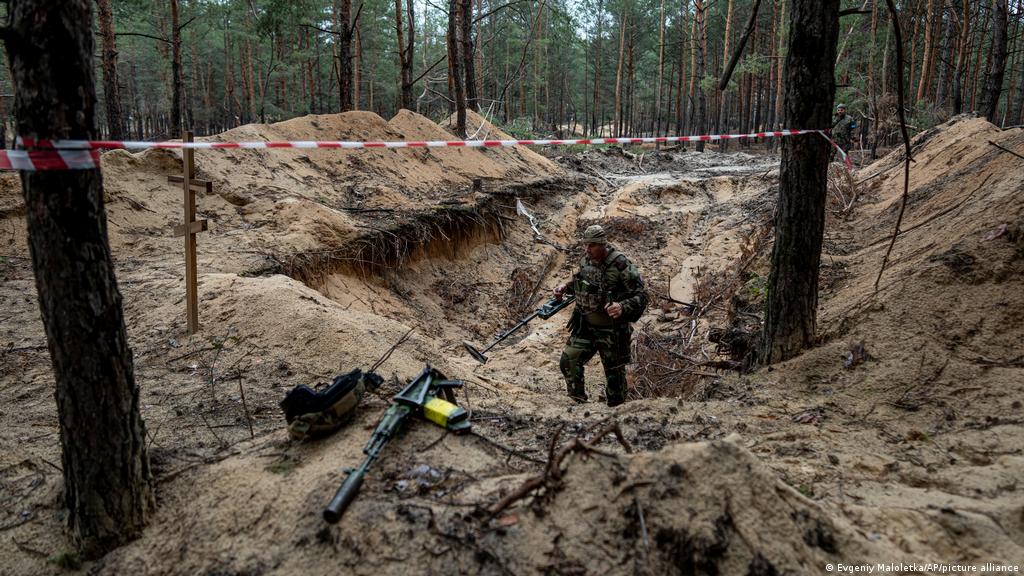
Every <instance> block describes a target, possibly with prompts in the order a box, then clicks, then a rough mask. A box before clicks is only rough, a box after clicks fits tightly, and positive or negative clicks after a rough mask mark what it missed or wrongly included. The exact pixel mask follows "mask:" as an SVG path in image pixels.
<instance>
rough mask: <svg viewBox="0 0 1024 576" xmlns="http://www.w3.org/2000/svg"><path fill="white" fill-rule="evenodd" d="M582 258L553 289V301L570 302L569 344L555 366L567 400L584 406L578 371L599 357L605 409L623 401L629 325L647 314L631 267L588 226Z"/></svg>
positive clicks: (601, 234) (644, 295) (641, 285)
mask: <svg viewBox="0 0 1024 576" xmlns="http://www.w3.org/2000/svg"><path fill="white" fill-rule="evenodd" d="M582 241H583V244H584V246H585V247H586V257H585V258H584V259H583V262H582V263H581V265H580V270H579V272H577V273H576V274H575V275H574V276H573V277H572V279H571V280H570V281H569V282H567V283H565V284H562V285H560V286H558V287H557V288H555V298H556V299H561V298H562V296H563V295H564V294H573V295H575V296H576V308H575V310H574V311H573V315H572V319H571V320H570V321H569V324H570V334H569V341H568V342H567V343H566V346H565V349H564V350H563V351H562V358H561V361H560V362H559V366H560V368H561V370H562V375H563V376H565V383H566V388H567V390H568V393H569V397H570V398H572V399H574V400H576V401H578V402H585V401H586V400H587V392H586V388H585V387H584V385H583V366H584V365H585V364H586V363H587V362H588V361H589V360H590V359H591V358H593V357H594V354H595V353H600V355H601V364H603V365H604V375H605V379H606V380H607V383H608V384H607V389H606V394H605V396H606V398H607V400H608V405H609V406H617V405H619V404H622V403H623V402H625V400H626V365H627V364H629V361H630V350H629V343H630V336H631V334H632V332H633V329H632V328H631V327H630V323H631V322H635V321H636V320H638V319H639V318H640V315H641V314H643V311H644V310H645V309H646V308H647V292H646V291H645V290H644V282H643V280H642V279H641V278H640V273H639V272H637V270H636V267H635V266H633V263H632V262H630V261H629V258H626V256H625V254H622V253H621V252H619V251H618V250H616V249H615V248H614V247H612V246H611V245H610V244H608V236H607V234H606V233H605V231H604V229H603V228H602V227H600V226H597V225H594V226H590V227H589V228H587V229H586V230H585V231H584V233H583V238H582Z"/></svg>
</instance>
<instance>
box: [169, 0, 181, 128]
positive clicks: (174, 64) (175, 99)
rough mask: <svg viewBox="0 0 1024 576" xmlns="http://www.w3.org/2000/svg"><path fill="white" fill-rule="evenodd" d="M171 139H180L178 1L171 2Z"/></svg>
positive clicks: (179, 31) (179, 34)
mask: <svg viewBox="0 0 1024 576" xmlns="http://www.w3.org/2000/svg"><path fill="white" fill-rule="evenodd" d="M171 52H172V56H171V138H180V137H181V29H180V28H179V27H178V0H171Z"/></svg>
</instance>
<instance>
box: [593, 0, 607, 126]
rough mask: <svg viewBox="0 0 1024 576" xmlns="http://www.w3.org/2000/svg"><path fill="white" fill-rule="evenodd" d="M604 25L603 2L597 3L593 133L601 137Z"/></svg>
mask: <svg viewBox="0 0 1024 576" xmlns="http://www.w3.org/2000/svg"><path fill="white" fill-rule="evenodd" d="M603 23H604V7H603V3H602V2H601V0H598V3H597V35H596V36H594V108H593V110H592V111H591V114H593V119H592V120H591V129H590V131H591V133H592V134H594V135H595V136H600V135H601V134H600V133H599V131H601V132H603V130H601V126H602V125H603V124H604V115H603V114H602V113H601V112H602V111H601V34H602V31H601V28H602V24H603Z"/></svg>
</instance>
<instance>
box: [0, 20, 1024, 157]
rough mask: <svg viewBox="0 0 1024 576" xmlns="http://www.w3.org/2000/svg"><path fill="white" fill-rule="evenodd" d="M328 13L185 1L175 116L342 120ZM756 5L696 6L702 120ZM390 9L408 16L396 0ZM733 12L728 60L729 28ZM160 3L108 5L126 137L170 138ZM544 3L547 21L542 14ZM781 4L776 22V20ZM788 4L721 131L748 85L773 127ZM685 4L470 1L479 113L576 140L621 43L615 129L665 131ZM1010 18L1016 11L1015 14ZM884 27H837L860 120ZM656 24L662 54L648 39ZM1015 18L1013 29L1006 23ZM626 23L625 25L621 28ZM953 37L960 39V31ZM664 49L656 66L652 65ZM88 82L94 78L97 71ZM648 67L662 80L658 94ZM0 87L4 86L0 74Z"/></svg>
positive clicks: (393, 77)
mask: <svg viewBox="0 0 1024 576" xmlns="http://www.w3.org/2000/svg"><path fill="white" fill-rule="evenodd" d="M336 4H337V1H336V0H181V15H180V21H181V25H182V30H181V32H182V52H181V53H182V75H183V78H182V84H183V89H184V94H183V97H184V107H185V109H186V110H185V117H186V119H187V122H189V123H190V124H192V125H193V127H194V128H195V129H196V130H197V132H198V133H199V134H204V133H207V132H217V131H222V130H224V129H226V128H230V127H233V126H235V125H236V124H239V123H247V122H258V121H268V122H269V121H276V120H283V119H287V118H291V117H295V116H299V115H303V114H308V113H311V112H313V113H329V112H336V111H338V110H339V108H340V102H339V89H338V79H337V73H336V70H337V68H338V67H337V63H336V61H335V51H336V48H337V42H338V39H339V36H338V34H336V32H338V30H339V29H340V28H341V26H340V25H338V24H336V22H335V20H336V16H337V15H336V13H335V7H336ZM752 4H753V2H752V0H729V1H721V2H705V3H704V5H705V6H706V14H705V16H706V18H705V22H706V28H707V33H706V38H707V46H706V47H705V48H706V51H705V54H704V61H705V62H706V68H705V72H704V74H703V77H702V78H699V79H698V82H697V89H698V90H700V91H703V92H704V93H705V94H706V95H707V96H709V98H708V99H707V101H708V110H707V115H708V118H714V117H715V115H716V114H717V113H718V105H719V102H718V100H717V99H716V98H714V95H715V94H717V83H718V81H719V79H720V77H721V75H722V71H723V67H724V65H725V64H726V63H727V62H728V60H729V58H730V57H731V56H732V54H731V52H732V51H733V50H735V48H736V47H737V45H738V43H739V39H740V35H741V34H742V33H743V26H744V24H745V23H746V21H747V19H748V18H749V15H750V10H751V9H752ZM861 4H862V3H861V2H860V1H859V0H844V2H843V3H842V5H843V7H844V8H858V9H859V8H860V7H861ZM402 5H403V8H404V5H405V3H404V2H403V3H402ZM730 5H731V6H732V16H731V22H730V31H729V38H728V44H729V49H728V51H727V50H726V45H725V44H726V41H727V39H726V34H725V28H726V19H727V15H728V10H729V6H730ZM168 6H169V3H168V2H166V1H165V0H159V1H158V0H117V2H115V3H114V6H113V8H114V16H115V28H116V30H117V32H119V33H120V35H119V36H118V37H117V44H118V45H117V51H118V57H119V66H118V73H119V79H120V96H121V99H122V108H123V109H124V110H125V111H126V115H128V116H129V117H130V118H131V120H130V121H131V123H132V130H133V136H145V137H147V138H154V137H160V136H161V135H162V131H163V130H165V129H166V122H167V117H168V112H169V108H170V105H171V82H170V77H169V76H170V61H171V50H170V44H169V39H170V15H169V8H168ZM414 6H415V12H416V13H415V18H414V22H415V46H414V54H413V62H414V66H413V77H420V78H419V79H418V80H417V82H416V83H415V86H414V89H413V93H414V98H415V102H414V103H413V104H411V106H412V107H413V108H414V109H415V110H416V111H418V112H420V113H421V114H424V115H426V116H428V117H431V118H443V117H446V116H448V114H449V113H450V111H449V101H448V98H449V95H448V83H447V74H446V63H445V62H444V61H443V59H444V57H445V56H446V54H447V46H446V41H445V37H446V34H447V23H448V14H447V2H431V3H421V2H416V3H414ZM541 7H543V13H539V10H540V8H541ZM882 8H884V6H883V7H882ZM663 9H664V13H662V10H663ZM783 10H786V12H785V15H786V17H785V18H780V16H781V15H782V11H783ZM790 10H791V6H790V4H789V3H783V2H762V3H761V5H760V9H759V12H758V17H757V21H756V24H757V29H756V32H755V34H754V35H753V36H752V37H751V39H750V41H749V42H748V43H747V45H746V48H745V50H744V53H743V56H742V59H741V60H740V62H739V64H738V65H737V67H736V69H735V71H734V72H733V74H732V77H731V79H730V83H729V85H728V86H727V88H726V94H727V101H728V106H729V107H728V108H727V114H726V115H725V117H724V120H725V121H726V124H727V127H735V125H736V124H737V123H738V121H739V119H738V118H737V117H736V116H737V115H738V114H739V113H740V111H741V106H740V105H739V100H740V98H747V97H748V95H747V92H748V91H749V90H750V89H753V90H757V91H758V94H757V102H758V105H757V106H756V109H757V117H756V118H755V119H752V121H754V120H756V121H757V122H759V123H765V122H767V121H769V120H771V118H766V117H765V115H766V114H770V113H771V112H772V111H773V109H774V107H773V106H771V102H770V101H769V99H770V97H771V96H773V95H774V90H775V83H776V82H777V81H778V79H777V78H775V72H776V70H775V65H776V64H777V63H779V62H780V60H779V58H785V50H787V49H788V48H787V42H786V41H785V35H786V34H788V26H789V23H788V20H789V16H791V14H790ZM972 10H981V8H979V7H975V8H972ZM694 11H695V7H694V3H693V2H690V1H688V0H687V1H684V0H664V2H663V1H662V0H574V1H572V2H570V1H569V0H545V1H542V0H526V1H523V2H519V1H513V0H480V3H479V4H477V3H475V2H474V18H475V19H476V20H475V27H474V31H473V38H474V40H475V42H476V44H477V50H478V54H477V57H476V66H477V67H478V68H479V69H478V70H477V78H478V82H477V87H478V89H479V93H480V94H479V95H480V97H481V99H482V100H481V102H480V109H481V110H483V111H487V110H490V111H491V113H492V114H493V115H494V116H496V117H497V118H498V119H500V120H502V121H504V122H506V123H511V126H510V130H509V131H510V132H512V133H513V134H515V135H516V136H518V137H527V136H534V135H535V134H549V133H551V132H552V131H553V130H554V129H555V127H557V126H558V125H561V124H566V123H571V121H572V119H573V118H575V119H576V120H577V121H579V122H580V123H581V124H584V125H585V127H586V132H587V133H590V132H592V131H593V130H594V129H595V128H596V127H597V126H607V125H609V124H610V123H611V121H612V119H613V118H614V117H615V110H613V106H614V101H615V89H616V77H617V75H618V73H619V55H620V40H621V39H623V38H624V39H625V40H626V46H625V47H624V49H623V50H621V52H622V54H623V62H622V71H621V94H620V97H621V100H622V111H623V113H624V114H625V118H626V121H627V125H628V124H633V125H634V126H637V125H639V124H640V123H641V122H643V123H644V124H643V126H642V127H643V130H644V131H648V130H649V129H650V119H651V117H652V115H654V114H655V113H656V111H655V110H654V105H655V102H656V101H658V100H660V101H661V103H662V110H661V111H660V114H661V116H663V121H664V122H663V124H664V123H667V124H669V125H673V124H674V122H672V120H674V119H675V116H677V115H679V113H680V111H678V110H676V109H675V102H676V101H677V100H678V98H679V94H678V92H679V85H680V82H679V79H680V75H681V74H682V76H683V80H684V81H683V82H682V85H683V89H684V90H686V91H687V92H688V91H689V88H690V82H689V78H690V75H691V74H692V72H693V70H692V69H691V61H692V57H693V54H691V51H690V50H691V41H692V38H691V37H690V33H691V29H692V24H693V22H694V20H695V12H694ZM881 11H883V12H884V10H881ZM357 13H358V14H359V19H358V23H357V25H356V31H357V32H358V38H357V39H354V41H353V55H352V64H353V66H354V68H355V69H356V70H357V71H358V72H359V77H358V86H357V93H358V96H359V102H358V105H357V108H359V109H363V110H372V111H374V112H377V113H378V114H380V115H381V116H383V117H384V118H390V117H391V115H392V114H394V113H395V112H396V103H397V100H398V92H399V81H398V77H399V72H400V70H399V65H398V57H397V48H398V47H397V38H396V34H395V32H396V28H395V1H394V0H355V1H354V2H352V8H351V15H352V16H353V17H354V16H355V15H356V14H357ZM947 13H948V12H947ZM917 16H918V17H919V18H921V17H922V16H921V14H920V10H918V11H917ZM972 16H973V17H974V18H975V19H972V21H976V18H977V17H978V16H979V15H978V14H972ZM402 17H403V21H404V22H406V23H407V22H408V18H407V15H406V14H404V13H403V15H402ZM1013 17H1014V18H1024V16H1021V15H1019V14H1016V15H1015V16H1013ZM663 19H664V20H663ZM905 19H906V21H905V22H903V24H904V25H905V26H908V27H909V28H907V29H905V30H904V40H905V44H906V47H907V50H908V52H909V50H910V47H911V46H914V50H915V51H916V54H914V55H913V56H912V55H910V54H907V59H908V60H910V59H911V57H913V61H914V66H915V71H914V78H915V79H917V78H920V67H921V62H922V60H923V49H924V42H923V36H921V35H923V30H924V28H925V27H924V26H923V25H920V24H921V23H920V22H917V23H916V24H918V25H917V26H913V24H915V22H914V21H913V20H912V19H911V14H910V13H909V12H908V13H907V14H906V15H905ZM887 20H888V18H887V17H886V16H885V15H884V14H879V16H878V18H877V25H876V26H875V28H874V30H873V29H872V25H871V23H872V17H871V15H850V16H847V17H844V18H843V19H842V20H841V28H840V34H839V43H838V44H839V45H838V47H837V49H838V50H839V58H838V61H837V66H836V84H837V87H838V93H837V99H839V100H842V101H844V102H846V103H847V104H849V105H850V107H851V108H852V109H853V110H854V111H855V112H859V113H869V111H871V108H872V105H873V103H872V100H873V99H878V97H883V98H884V97H888V96H889V95H888V94H879V92H880V90H881V84H882V82H881V80H882V73H883V70H885V71H887V73H888V76H889V79H888V82H887V83H886V91H887V92H889V93H891V92H892V91H893V89H894V87H895V82H894V81H893V67H894V66H895V63H894V48H895V46H894V45H893V40H892V39H891V38H889V39H887V36H891V34H890V31H889V27H888V23H887ZM662 21H664V27H665V28H664V30H665V36H664V38H665V43H664V46H662V45H661V37H660V33H659V32H660V29H661V25H662ZM1020 24H1021V22H1018V21H1011V26H1014V25H1016V26H1018V27H1019V26H1020ZM624 25H628V27H627V28H626V34H625V35H623V34H622V32H623V27H624ZM914 29H918V30H919V32H918V34H919V37H918V38H917V39H916V41H912V40H913V39H912V38H910V36H911V35H912V34H913V30H914ZM773 33H774V37H773V36H772V34H773ZM979 34H980V35H981V38H980V40H981V41H978V42H974V43H972V46H973V48H972V49H973V50H984V49H985V47H986V46H988V45H989V43H988V42H987V39H986V38H985V36H986V35H988V34H989V32H987V31H981V32H979ZM938 37H942V34H938ZM952 38H953V40H956V35H955V34H953V35H952ZM1019 45H1020V41H1019V40H1017V41H1016V44H1015V45H1014V46H1013V47H1012V48H1013V49H1018V50H1019ZM662 48H663V49H664V50H663V52H664V61H663V62H662V61H661V60H660V57H659V56H660V51H661V50H662ZM97 52H98V53H99V50H97ZM727 52H728V53H727ZM780 52H781V53H780ZM972 56H976V53H972ZM439 60H441V62H440V63H439V64H438V65H437V66H436V67H435V68H433V69H432V70H431V71H429V72H426V68H427V67H428V66H431V65H433V64H434V63H435V62H438V61H439ZM976 61H981V62H984V61H985V59H984V58H982V59H980V60H979V59H977V58H974V59H971V60H969V62H970V63H971V64H972V65H973V63H974V62H976ZM659 66H663V68H659ZM939 66H941V62H940V63H939ZM968 72H970V71H968ZM97 74H101V67H99V66H97ZM595 74H597V75H599V78H598V79H595ZM659 74H660V76H662V77H663V85H662V86H660V87H659V85H658V78H659ZM869 74H870V76H873V78H871V77H869ZM907 76H908V77H909V74H907ZM250 80H251V82H250ZM595 80H596V81H595ZM937 81H938V80H937V79H936V82H937ZM1008 82H1009V80H1008ZM0 84H9V82H8V81H7V80H6V76H5V75H3V74H0ZM98 86H102V83H98ZM0 87H2V86H0ZM659 88H660V89H661V91H660V93H659ZM916 89H917V86H908V87H907V91H908V97H909V96H911V95H914V96H916ZM1006 92H1009V91H1008V90H1004V93H1006ZM911 93H912V94H911ZM684 96H685V97H684V98H683V99H682V100H683V102H684V105H685V108H684V110H683V112H684V113H685V116H686V119H687V124H688V129H689V130H690V133H695V132H694V130H695V129H697V127H695V126H692V123H691V122H690V120H691V118H690V116H692V114H693V110H692V106H693V105H694V102H695V101H696V98H691V96H692V95H690V94H684ZM1004 97H1005V96H1004ZM101 98H105V95H101ZM975 99H976V98H975ZM968 101H971V99H970V98H969V99H968ZM908 102H910V103H909V104H908V107H910V108H913V109H914V112H913V115H914V122H915V126H916V128H918V129H922V128H925V127H927V126H931V125H933V124H935V123H936V122H939V121H941V120H943V119H945V118H946V117H947V116H948V114H949V103H948V102H946V103H942V104H941V105H937V104H935V103H933V102H932V101H931V100H930V99H926V102H927V104H924V103H916V104H915V103H913V99H912V98H908ZM595 106H596V107H597V109H596V110H595ZM747 107H748V108H749V107H750V106H749V104H747ZM104 110H105V108H104V106H103V105H102V102H101V104H100V105H99V106H97V111H98V113H99V114H100V118H99V121H100V124H101V125H102V124H103V123H104V119H103V118H102V115H103V113H104ZM871 113H873V112H871ZM669 116H671V117H669ZM517 119H518V120H517ZM883 120H884V119H883ZM627 130H629V127H628V126H627ZM637 131H638V129H634V130H632V133H636V132H637ZM139 132H143V134H139Z"/></svg>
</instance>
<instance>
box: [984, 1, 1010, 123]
mask: <svg viewBox="0 0 1024 576" xmlns="http://www.w3.org/2000/svg"><path fill="white" fill-rule="evenodd" d="M1007 1H1008V0H992V51H991V56H990V58H989V66H988V74H987V75H986V76H985V87H984V88H982V91H981V104H980V105H979V106H978V109H979V112H980V113H981V115H982V116H984V117H985V118H988V121H989V122H992V123H995V122H996V109H997V108H998V106H999V96H1000V95H1001V94H1002V92H1003V76H1004V75H1005V74H1006V56H1007V48H1006V46H1007V43H1006V38H1007V30H1006V27H1007V12H1008V7H1007Z"/></svg>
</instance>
